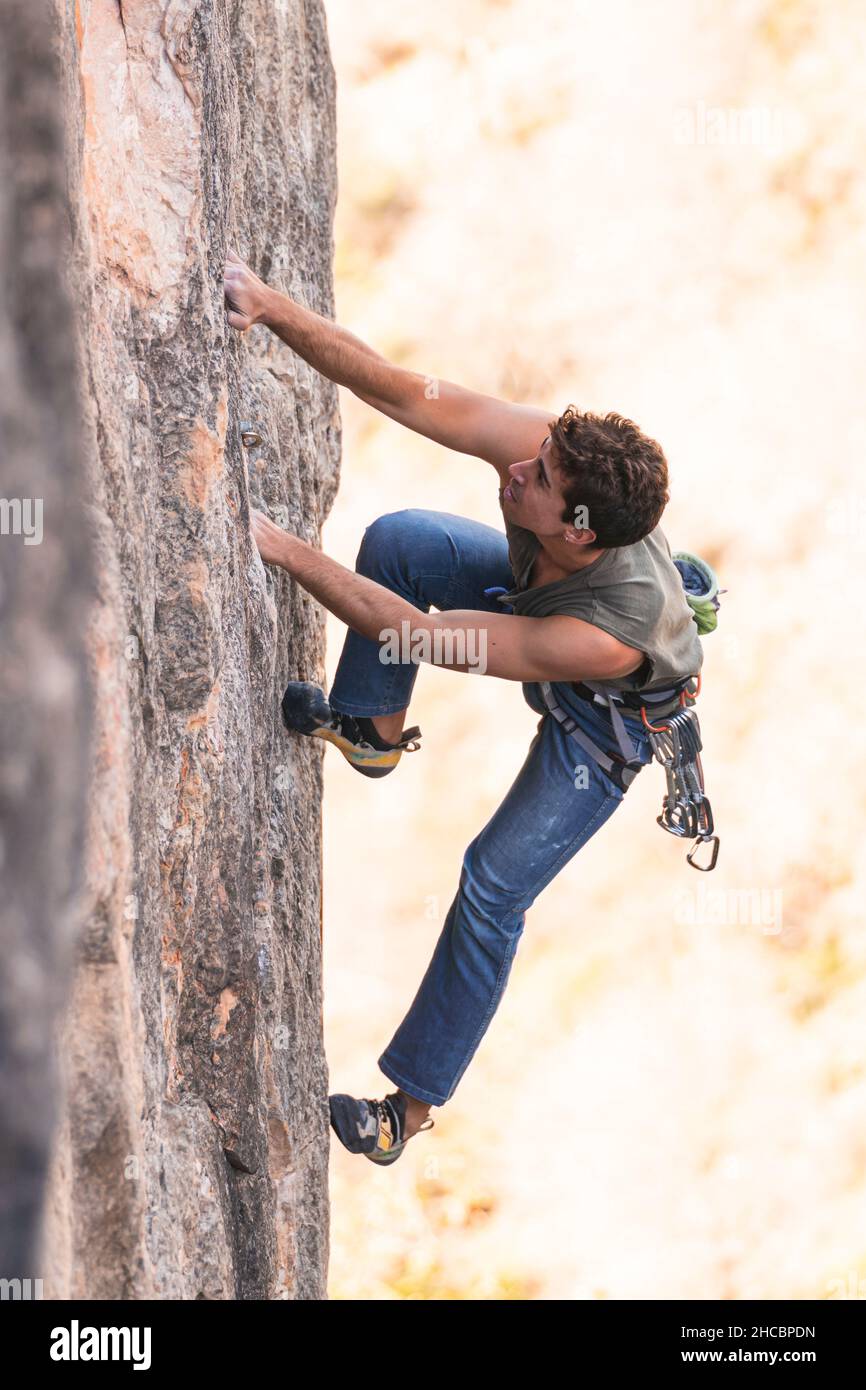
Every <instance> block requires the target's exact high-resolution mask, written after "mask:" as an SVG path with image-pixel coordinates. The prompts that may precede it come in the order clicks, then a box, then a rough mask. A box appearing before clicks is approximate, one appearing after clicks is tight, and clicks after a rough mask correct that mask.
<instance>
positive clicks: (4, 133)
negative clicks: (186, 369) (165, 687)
mask: <svg viewBox="0 0 866 1390" xmlns="http://www.w3.org/2000/svg"><path fill="white" fill-rule="evenodd" d="M47 13H48V11H47V8H45V7H43V6H42V5H40V4H38V3H30V2H29V0H16V3H14V4H7V5H5V6H4V9H3V25H2V42H0V499H2V500H0V650H2V658H0V707H2V716H0V875H2V883H3V886H2V891H0V959H2V969H0V1264H2V1268H0V1277H2V1278H5V1279H19V1280H28V1279H36V1278H39V1277H40V1270H39V1268H38V1266H37V1264H36V1244H37V1240H38V1231H39V1218H40V1212H41V1205H42V1196H43V1188H44V1183H45V1176H46V1168H47V1163H48V1156H49V1147H50V1142H51V1134H52V1127H53V1125H54V1123H55V1120H56V1115H57V1095H56V1072H55V1069H54V1066H53V1056H52V1047H51V1025H52V1023H53V1022H54V1021H56V1019H57V1017H58V1015H59V1011H60V1009H61V1007H62V1004H63V1000H64V995H65V991H66V988H67V985H68V979H69V973H70V967H71V960H72V946H73V943H74V929H75V915H74V912H73V910H72V909H73V907H74V902H75V890H76V889H77V887H78V886H80V885H79V877H80V868H81V863H82V857H83V836H82V833H81V827H82V824H83V821H84V813H85V806H86V801H85V796H86V782H87V738H88V703H89V702H88V694H87V681H86V660H85V630H86V621H87V614H88V587H87V583H88V554H89V552H88V546H87V537H86V526H85V520H84V516H83V515H82V511H81V506H80V501H79V500H78V499H79V494H80V488H81V479H82V456H81V450H80V429H79V421H78V417H77V409H76V390H75V383H76V379H77V364H76V357H75V330H74V321H73V316H72V312H71V306H70V302H69V297H68V292H67V288H66V286H65V285H64V283H63V280H62V277H61V274H60V267H61V264H62V260H63V248H64V244H65V230H66V228H65V217H64V201H65V192H64V182H65V180H64V164H63V147H62V132H63V126H62V111H61V102H60V99H59V93H58V87H57V81H56V71H55V67H54V63H53V61H52V32H51V27H50V26H49V24H48V23H47V22H46V21H47ZM23 1287H24V1290H25V1291H26V1288H27V1286H26V1285H25V1286H23ZM30 1289H31V1291H33V1286H32V1285H31V1286H30Z"/></svg>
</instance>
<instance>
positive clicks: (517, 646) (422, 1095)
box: [224, 253, 702, 1163]
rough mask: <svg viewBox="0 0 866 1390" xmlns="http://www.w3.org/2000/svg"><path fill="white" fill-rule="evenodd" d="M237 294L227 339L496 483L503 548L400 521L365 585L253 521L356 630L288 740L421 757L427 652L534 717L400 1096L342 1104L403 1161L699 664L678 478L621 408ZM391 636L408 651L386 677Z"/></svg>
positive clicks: (446, 516)
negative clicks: (530, 926) (462, 381)
mask: <svg viewBox="0 0 866 1390" xmlns="http://www.w3.org/2000/svg"><path fill="white" fill-rule="evenodd" d="M224 283H225V295H226V302H227V306H228V321H229V323H230V324H231V326H232V327H233V328H236V329H238V331H240V332H245V331H246V330H247V329H248V328H250V327H251V326H252V325H253V324H255V323H262V324H265V325H267V327H268V328H270V329H271V330H272V331H273V332H274V333H276V334H277V335H278V336H279V337H280V338H281V339H282V340H283V341H284V342H286V343H288V345H289V346H290V347H291V348H293V349H294V351H295V352H297V353H299V354H300V355H301V356H302V357H303V358H305V359H306V361H307V362H309V363H310V365H311V366H312V367H314V368H316V370H317V371H320V372H321V373H322V374H323V375H325V376H327V377H329V378H330V379H331V380H332V381H334V382H336V383H337V384H338V385H341V386H347V387H348V388H349V389H350V390H351V391H353V392H354V394H355V395H356V396H358V397H360V399H361V400H363V401H365V402H367V404H369V405H371V406H374V407H375V408H376V409H377V410H380V411H382V412H383V414H385V415H389V416H391V418H392V419H394V420H398V421H399V422H400V423H401V424H404V425H406V426H408V427H409V428H410V429H413V430H416V431H418V433H420V434H424V435H427V436H428V437H429V438H430V439H434V440H436V441H437V442H438V443H440V444H444V445H446V446H447V447H448V448H450V449H455V450H457V451H458V452H460V453H464V454H472V455H475V456H477V457H478V458H481V459H484V460H485V461H486V462H487V463H489V464H491V465H492V466H493V467H494V468H495V469H496V472H497V474H498V477H499V482H500V489H499V501H500V505H501V508H502V513H503V517H504V521H505V535H503V534H502V533H501V532H500V531H498V530H496V529H494V528H493V527H490V526H486V525H484V524H482V523H480V522H475V521H470V520H468V519H466V518H465V517H461V516H456V515H454V514H453V513H450V512H447V511H426V510H421V509H415V508H410V509H406V510H403V511H396V512H389V513H387V514H386V515H384V516H381V517H379V518H378V520H376V521H374V522H373V523H372V524H371V525H370V526H368V527H367V529H366V531H365V532H364V537H363V541H362V543H361V548H360V550H359V553H358V558H357V562H356V569H355V571H354V572H353V571H351V570H348V569H346V568H345V567H344V566H343V565H340V564H338V563H337V562H336V561H334V560H331V559H330V558H329V557H328V556H327V555H324V554H322V553H321V551H319V550H316V549H315V548H314V547H312V546H310V545H308V544H307V543H306V542H304V541H302V540H299V539H298V538H297V537H295V536H291V535H288V534H287V533H286V532H284V531H283V530H281V529H280V527H278V526H276V525H275V524H274V523H273V522H272V521H270V520H269V519H268V518H267V517H266V516H264V515H263V514H262V513H260V512H254V513H253V518H252V524H253V534H254V537H255V540H256V543H257V545H258V548H259V551H260V553H261V556H262V558H263V560H265V562H267V563H269V564H274V565H279V566H281V567H282V568H283V569H285V570H287V571H288V573H289V574H290V575H292V577H293V578H294V579H296V580H297V582H298V583H299V584H302V585H303V586H304V588H305V589H307V590H308V591H309V592H310V593H311V594H313V595H314V597H315V598H317V599H318V600H319V601H320V602H321V603H323V604H324V605H325V607H326V608H328V609H330V611H331V612H332V613H335V614H336V615H337V617H338V618H340V619H342V621H343V622H344V623H346V625H347V627H348V628H349V629H350V631H349V632H348V633H347V635H346V640H345V645H344V647H343V652H342V655H341V658H340V662H339V665H338V668H337V672H336V675H335V678H334V682H333V686H332V689H331V692H330V695H329V696H328V697H326V696H325V693H324V692H323V691H322V690H321V689H320V688H319V687H318V686H315V685H313V684H311V683H310V682H306V681H293V682H292V683H291V684H290V685H289V687H288V689H287V690H286V693H285V696H284V698H283V704H282V709H283V718H284V721H285V723H286V725H287V727H289V728H290V729H292V730H295V731H296V732H298V733H301V734H306V735H309V736H312V737H319V738H324V739H325V740H327V741H328V742H331V743H333V744H335V745H336V746H337V747H338V748H339V749H340V751H341V752H342V753H343V754H344V756H345V757H346V758H347V759H348V761H349V762H350V763H351V764H352V766H353V767H355V768H357V770H358V771H359V772H361V773H363V774H364V775H366V776H376V777H381V776H385V775H387V774H388V773H390V772H392V771H393V769H394V768H395V766H396V765H397V763H398V762H399V760H400V758H401V756H402V754H403V752H404V751H414V750H416V749H417V747H418V738H419V737H420V730H419V729H418V728H417V727H414V728H412V729H409V730H405V731H404V722H405V718H406V712H407V708H408V706H409V702H410V698H411V693H412V688H413V685H414V681H415V677H416V676H417V673H418V665H417V662H418V659H419V655H420V659H422V660H432V661H433V662H434V663H437V664H442V665H444V666H448V667H449V668H450V669H453V670H458V671H464V672H472V671H478V672H480V673H482V674H486V675H488V676H500V677H502V678H503V679H505V680H514V681H520V682H521V683H522V686H523V693H524V697H525V699H526V701H527V703H528V704H529V705H530V707H531V708H532V709H534V710H535V711H536V712H537V713H538V714H540V715H541V716H542V717H541V719H540V720H539V723H538V726H537V732H536V734H535V736H534V738H533V740H532V742H531V744H530V747H529V750H528V752H527V755H526V759H525V761H524V763H523V766H522V767H521V769H520V771H519V772H518V774H517V777H516V779H515V781H514V783H513V785H512V787H511V789H510V790H509V792H508V793H507V795H506V796H505V799H504V800H503V802H502V804H501V806H500V807H499V809H498V810H497V811H496V812H495V813H494V815H493V816H492V817H491V819H490V820H489V821H488V823H487V824H486V825H485V826H484V827H483V829H482V830H481V831H480V832H479V834H478V835H477V836H476V837H475V839H474V840H473V841H472V843H471V844H470V845H469V846H468V848H467V850H466V853H465V855H464V857H463V864H462V868H461V873H460V882H459V886H458V889H457V892H456V894H455V897H454V900H453V902H452V903H451V907H450V908H449V911H448V914H447V916H446V918H445V923H444V925H443V928H442V932H441V935H440V937H439V940H438V943H437V945H436V948H435V950H434V953H433V958H432V960H431V961H430V964H429V966H428V969H427V972H426V974H425V976H424V978H423V980H422V981H421V984H420V986H419V988H418V992H417V994H416V995H415V999H414V1001H413V1003H412V1005H411V1008H410V1009H409V1011H408V1013H407V1014H406V1016H405V1018H404V1019H403V1021H402V1023H401V1024H400V1026H399V1028H398V1029H397V1031H396V1033H395V1034H394V1036H393V1038H392V1039H391V1042H390V1043H389V1044H388V1046H387V1047H386V1049H385V1051H384V1052H383V1053H382V1055H381V1056H380V1058H379V1059H378V1066H379V1069H380V1070H381V1071H382V1072H383V1073H384V1075H385V1076H386V1077H387V1078H388V1079H389V1080H390V1081H391V1082H392V1083H393V1084H394V1085H395V1087H396V1088H397V1089H396V1090H394V1091H392V1092H390V1093H389V1094H388V1095H387V1096H386V1097H385V1098H384V1099H383V1100H370V1099H356V1098H354V1097H352V1096H348V1095H335V1096H332V1097H331V1098H330V1106H331V1123H332V1126H333V1128H334V1131H335V1133H336V1134H337V1135H338V1137H339V1138H340V1140H341V1142H342V1143H343V1144H344V1145H345V1146H346V1147H347V1148H348V1149H349V1150H350V1151H351V1152H353V1153H363V1154H365V1155H366V1157H367V1158H369V1159H371V1160H372V1161H373V1162H377V1163H392V1162H394V1160H395V1159H396V1158H398V1157H399V1156H400V1154H401V1153H402V1152H403V1149H404V1147H405V1144H406V1142H407V1141H408V1139H409V1138H411V1137H412V1136H413V1135H414V1134H416V1133H417V1132H418V1130H419V1129H422V1128H423V1129H426V1128H429V1127H430V1126H432V1124H433V1121H432V1120H431V1119H429V1118H428V1111H429V1110H430V1107H431V1106H433V1105H436V1106H441V1105H443V1104H444V1103H445V1102H446V1101H447V1100H449V1099H450V1097H451V1096H452V1095H453V1094H454V1090H455V1088H456V1086H457V1083H458V1082H459V1080H460V1078H461V1076H462V1075H463V1073H464V1071H465V1070H466V1067H467V1066H468V1064H469V1062H470V1061H471V1059H472V1057H473V1055H474V1053H475V1051H476V1049H477V1047H478V1045H479V1043H480V1041H481V1038H482V1036H483V1034H484V1032H485V1030H486V1028H487V1026H488V1024H489V1023H490V1020H491V1018H492V1017H493V1014H494V1012H495V1010H496V1008H497V1006H498V1004H499V1001H500V999H501V997H502V994H503V991H504V989H505V985H506V983H507V980H508V976H509V972H510V969H511V964H512V961H513V959H514V955H515V952H516V950H517V945H518V941H519V939H520V936H521V933H522V931H523V925H524V918H525V913H526V911H527V909H528V908H529V907H530V906H531V904H532V903H533V902H534V900H535V898H536V897H537V896H538V894H539V893H540V892H541V890H542V889H543V888H544V887H545V886H546V885H547V884H548V883H549V882H550V881H551V880H552V879H553V878H554V877H555V875H556V874H557V873H558V872H559V870H560V869H561V868H563V866H564V865H565V864H567V863H568V861H569V860H570V859H571V858H573V856H574V855H575V854H576V853H577V851H578V850H579V849H580V848H581V846H582V845H584V844H585V843H586V841H587V840H588V839H589V838H590V836H591V835H593V834H595V832H596V831H597V830H598V829H600V827H601V826H602V825H603V824H604V823H605V821H607V820H608V819H609V817H610V816H611V815H612V814H613V812H614V811H615V810H616V808H617V806H618V805H619V804H620V802H621V801H622V798H623V795H624V793H625V791H626V789H627V787H628V785H629V783H630V781H631V780H632V778H633V777H634V775H635V774H636V772H637V771H638V770H639V769H640V768H641V767H642V766H643V765H644V764H646V763H647V762H649V761H651V758H652V752H651V749H650V747H649V743H648V740H647V736H646V732H645V730H644V728H643V725H642V723H641V720H640V707H641V705H642V704H645V705H646V707H647V708H648V709H652V710H653V711H655V712H656V713H657V714H658V715H660V716H661V715H664V714H666V713H667V712H668V711H669V710H670V709H671V708H673V707H674V706H675V705H676V703H677V700H678V698H679V693H680V691H681V690H683V689H684V688H686V685H687V682H688V681H689V679H690V678H691V677H692V676H694V675H696V674H697V672H698V671H699V670H700V666H701V662H702V651H701V643H700V639H699V637H698V633H697V628H696V626H695V622H694V620H693V617H692V613H691V610H690V608H689V606H688V604H687V603H686V599H685V595H684V592H683V588H682V582H681V579H680V575H679V572H678V571H677V569H676V567H675V566H674V564H673V561H672V559H671V552H670V547H669V545H668V542H667V540H666V538H665V536H664V535H663V533H662V531H661V529H660V527H659V524H658V523H659V519H660V517H661V515H662V512H663V510H664V507H665V504H666V503H667V501H668V491H667V464H666V461H665V457H664V454H663V453H662V450H661V449H660V448H659V446H658V444H656V443H655V442H654V441H653V440H651V439H648V438H647V437H646V436H645V435H643V434H642V433H641V432H640V430H639V429H638V428H637V426H636V425H634V424H633V423H632V422H631V421H630V420H626V419H623V418H622V417H621V416H619V415H615V414H608V415H606V416H604V417H599V416H597V415H593V414H590V413H585V412H581V411H578V410H575V409H574V408H573V407H570V406H569V407H568V409H566V410H565V411H564V412H563V414H562V415H560V416H559V417H556V416H555V415H552V413H551V412H550V411H547V410H543V409H539V408H537V407H534V406H529V405H513V404H510V403H508V402H505V401H500V400H496V399H495V398H493V397H491V396H485V395H481V394H479V393H477V392H474V391H468V390H465V389H464V388H462V387H460V386H457V385H455V384H454V383H453V382H450V381H441V380H439V381H434V380H432V379H431V378H430V377H425V376H422V375H420V374H419V373H416V372H411V371H407V370H404V369H403V368H402V367H398V366H395V365H394V364H393V363H391V362H388V361H387V360H386V359H385V358H383V357H381V356H380V355H379V354H378V353H376V352H374V351H373V349H372V348H370V347H368V346H367V344H366V343H363V342H361V341H360V340H359V339H358V338H356V337H355V336H354V335H353V334H352V333H350V332H348V331H347V330H346V329H344V328H341V327H339V326H338V325H337V324H335V323H333V322H331V321H330V320H329V319H325V318H323V317H321V316H320V315H319V314H316V313H314V312H312V311H311V310H309V309H305V308H303V307H302V306H301V305H300V304H297V303H295V302H294V301H293V300H292V299H290V298H288V297H287V296H286V295H284V294H280V293H278V292H277V291H275V290H272V289H270V288H269V287H268V286H267V285H265V284H264V283H263V282H262V281H261V280H259V279H258V277H257V276H256V275H255V274H254V273H253V272H252V271H251V270H250V269H249V267H247V266H246V265H244V263H243V262H242V261H241V260H240V259H239V258H238V257H237V256H235V255H233V254H231V253H230V254H229V257H228V260H227V262H226V266H225V282H224ZM431 608H434V609H436V610H438V611H437V612H435V613H431V611H430V610H431ZM508 610H510V611H508ZM394 634H403V635H404V636H405V635H407V634H408V635H409V637H410V638H411V645H410V646H409V647H408V648H407V645H406V644H405V643H403V644H402V646H401V645H399V644H398V651H399V658H398V659H397V660H389V661H387V662H383V661H382V660H380V651H381V650H382V649H383V643H385V642H390V643H393V639H394ZM431 650H432V651H433V655H432V657H431V656H430V655H429V653H430V651H431ZM443 652H444V655H443ZM410 653H411V654H410ZM610 692H617V699H616V701H614V700H613V699H612V698H611V694H610ZM551 714H554V715H555V717H553V718H551V717H550V716H551Z"/></svg>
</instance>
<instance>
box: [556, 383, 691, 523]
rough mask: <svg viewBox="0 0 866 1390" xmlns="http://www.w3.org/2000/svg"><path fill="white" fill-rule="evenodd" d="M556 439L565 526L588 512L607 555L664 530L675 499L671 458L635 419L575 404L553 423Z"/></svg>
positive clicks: (567, 408)
mask: <svg viewBox="0 0 866 1390" xmlns="http://www.w3.org/2000/svg"><path fill="white" fill-rule="evenodd" d="M550 436H551V441H552V443H553V447H554V449H555V451H556V457H557V460H558V462H559V465H560V468H561V470H562V474H563V480H564V486H563V493H564V495H565V501H566V509H565V511H564V512H563V514H562V520H563V521H573V520H574V514H575V509H576V508H577V507H578V506H584V507H586V509H587V512H588V518H589V527H590V528H591V529H592V530H593V531H594V532H595V534H596V540H597V543H598V545H600V546H602V547H603V548H604V549H605V550H607V549H609V548H612V547H614V546H620V545H634V543H635V541H639V540H642V539H643V537H644V536H646V535H649V533H650V531H652V530H653V528H654V527H656V526H658V524H659V521H660V519H661V515H662V512H663V511H664V509H665V507H666V506H667V503H668V502H669V500H670V494H669V492H668V465H667V459H666V458H665V456H664V454H663V453H662V450H661V447H660V446H659V445H658V444H657V443H656V442H655V440H654V439H649V438H647V436H646V435H645V434H642V433H641V431H640V430H639V429H638V427H637V425H636V424H634V422H633V421H632V420H626V419H625V418H624V416H622V415H617V414H616V412H615V411H609V412H608V414H607V415H594V414H593V413H592V411H588V410H586V411H584V410H577V409H576V408H575V406H573V405H569V406H566V408H565V410H564V411H563V413H562V414H561V415H560V417H559V419H558V420H552V421H551V423H550Z"/></svg>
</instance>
